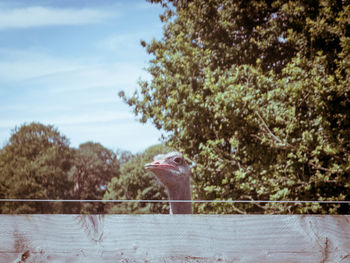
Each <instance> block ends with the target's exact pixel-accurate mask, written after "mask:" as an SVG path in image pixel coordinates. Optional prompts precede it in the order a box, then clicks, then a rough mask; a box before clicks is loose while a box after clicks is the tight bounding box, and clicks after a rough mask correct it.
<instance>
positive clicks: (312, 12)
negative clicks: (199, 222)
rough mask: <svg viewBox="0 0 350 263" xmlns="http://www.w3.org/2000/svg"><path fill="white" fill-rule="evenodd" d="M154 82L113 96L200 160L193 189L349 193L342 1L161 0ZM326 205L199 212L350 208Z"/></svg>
mask: <svg viewBox="0 0 350 263" xmlns="http://www.w3.org/2000/svg"><path fill="white" fill-rule="evenodd" d="M151 2H157V3H161V4H162V5H163V7H164V14H163V15H161V20H162V21H163V22H164V25H165V27H164V33H163V38H162V39H161V40H158V41H157V40H152V42H151V43H149V44H146V43H145V42H144V41H142V42H141V44H142V45H143V46H145V47H146V48H147V52H148V53H150V54H152V55H153V56H154V58H153V59H152V60H151V61H150V66H149V68H148V71H149V73H150V74H151V75H152V79H151V81H150V82H147V81H141V82H140V90H138V91H136V92H135V93H134V94H133V95H132V96H131V97H128V96H126V95H125V94H124V93H123V92H121V93H120V96H121V97H123V98H124V100H125V101H126V102H127V103H128V104H129V105H130V106H131V107H132V108H133V109H134V112H135V114H136V115H139V116H140V120H141V121H142V122H146V121H147V120H150V121H152V122H153V123H154V125H155V126H156V127H157V128H159V129H162V130H163V131H164V132H165V136H166V138H167V141H168V144H169V145H170V146H171V147H174V148H178V149H179V148H180V149H182V150H183V151H184V152H185V153H186V154H187V155H188V156H189V157H191V159H193V160H194V162H195V163H196V164H197V165H196V167H195V169H194V171H193V174H194V185H195V189H194V190H195V197H197V198H198V199H210V200H211V199H222V200H230V199H252V200H257V199H263V200H329V201H331V200H350V183H349V174H350V99H349V97H350V96H349V92H350V76H349V75H350V74H349V70H350V64H349V63H350V56H349V51H350V48H349V47H350V26H349V19H348V18H349V16H350V4H349V1H344V0H343V1H340V0H339V1H331V0H324V1H317V0H315V1H282V0H275V1H243V0H242V1H230V0H211V1H204V0H193V1H179V0H173V1H171V0H170V1H162V0H153V1H151ZM349 209H350V208H349V206H346V205H339V204H332V205H320V204H303V205H298V204H265V205H264V204H263V205H259V204H249V205H239V206H238V205H235V206H232V205H223V204H215V205H213V204H202V205H201V206H199V207H198V211H199V212H216V213H231V212H240V213H244V212H266V213H273V212H279V213H349V212H350V210H349Z"/></svg>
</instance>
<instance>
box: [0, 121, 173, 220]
mask: <svg viewBox="0 0 350 263" xmlns="http://www.w3.org/2000/svg"><path fill="white" fill-rule="evenodd" d="M164 151H166V147H165V146H163V145H156V146H153V147H150V148H149V149H148V150H146V151H145V152H144V153H142V154H136V155H133V154H131V153H130V152H127V151H121V150H118V151H116V152H113V151H112V150H110V149H107V148H105V147H103V146H102V145H101V144H99V143H94V142H86V143H84V144H81V145H80V146H79V148H77V149H76V148H71V147H70V146H69V140H68V139H67V138H66V137H65V136H63V135H61V134H60V132H59V131H58V130H57V129H56V128H54V127H53V126H50V125H43V124H40V123H30V124H24V125H22V126H20V127H18V128H15V129H14V130H13V132H12V135H11V138H10V139H9V141H8V143H7V144H6V145H5V146H4V147H3V148H2V149H1V150H0V198H1V199H54V200H62V199H63V200H67V199H77V200H102V199H159V198H164V199H166V194H165V192H164V190H163V189H162V188H161V187H160V186H159V185H158V184H157V182H155V179H154V178H153V177H152V175H150V174H147V173H146V172H145V170H144V169H143V164H144V163H145V162H146V161H150V160H152V157H153V155H155V154H157V153H161V152H164ZM167 211H168V208H167V204H166V203H165V204H144V203H130V204H119V205H118V204H104V203H89V202H83V203H78V202H77V203H65V202H0V212H1V213H16V214H26V213H89V214H96V213H98V214H103V213H151V212H155V213H160V212H167Z"/></svg>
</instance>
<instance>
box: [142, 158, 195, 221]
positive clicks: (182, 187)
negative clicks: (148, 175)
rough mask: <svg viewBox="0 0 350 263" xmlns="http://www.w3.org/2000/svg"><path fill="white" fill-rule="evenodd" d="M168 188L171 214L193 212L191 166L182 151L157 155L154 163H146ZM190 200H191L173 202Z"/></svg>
mask: <svg viewBox="0 0 350 263" xmlns="http://www.w3.org/2000/svg"><path fill="white" fill-rule="evenodd" d="M145 169H146V170H149V171H151V172H152V173H153V174H154V175H155V176H156V178H157V179H158V180H159V181H160V183H161V184H163V185H164V186H165V188H166V189H167V190H168V197H169V200H170V214H192V202H191V200H192V198H191V184H190V173H191V172H190V168H189V166H188V164H187V163H186V162H185V159H184V157H183V155H182V154H181V153H180V152H177V151H175V152H174V151H173V152H169V153H167V154H161V155H156V156H155V157H154V161H153V162H152V163H147V164H145ZM171 200H175V201H176V200H189V202H171Z"/></svg>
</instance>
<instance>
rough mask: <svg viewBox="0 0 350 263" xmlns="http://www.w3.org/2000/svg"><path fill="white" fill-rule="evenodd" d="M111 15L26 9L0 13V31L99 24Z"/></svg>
mask: <svg viewBox="0 0 350 263" xmlns="http://www.w3.org/2000/svg"><path fill="white" fill-rule="evenodd" d="M111 16H112V15H111V13H108V12H106V11H101V10H96V9H62V8H61V9H58V8H47V7H40V6H38V7H28V8H21V9H7V10H1V11H0V29H7V28H29V27H39V26H53V25H82V24H93V23H99V22H101V21H103V20H104V19H106V18H109V17H111Z"/></svg>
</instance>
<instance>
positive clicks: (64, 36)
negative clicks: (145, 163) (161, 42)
mask: <svg viewBox="0 0 350 263" xmlns="http://www.w3.org/2000/svg"><path fill="white" fill-rule="evenodd" d="M161 12H162V10H161V7H160V6H159V5H155V4H150V3H148V2H146V1H145V0H129V1H126V0H113V1H112V0H110V1H109V0H99V1H95V0H84V1H83V0H74V1H72V0H42V1H40V0H37V1H35V0H32V1H29V0H5V1H4V0H2V1H1V2H0V146H3V145H5V144H6V142H7V141H8V139H9V138H10V135H11V130H12V129H13V128H14V127H15V126H19V125H21V124H23V123H30V122H32V121H36V122H41V123H43V124H51V125H54V126H55V127H56V128H57V129H58V130H59V131H60V132H61V134H63V135H65V136H66V137H67V138H69V139H70V141H71V146H73V147H78V146H79V144H80V143H84V142H86V141H94V142H99V143H101V144H102V145H104V146H105V147H107V148H110V149H112V150H116V149H123V150H130V151H132V152H134V153H135V152H140V151H142V150H144V149H145V148H147V147H148V146H150V145H153V144H156V143H158V142H159V138H160V132H159V131H158V130H157V129H156V128H155V127H153V126H152V124H150V123H147V124H141V123H139V122H138V121H137V120H136V117H135V116H134V115H133V114H132V112H131V109H130V108H129V107H128V106H127V105H126V104H124V103H123V102H122V100H121V99H120V98H119V97H118V92H119V91H120V90H124V91H126V93H127V94H132V92H133V91H134V90H135V89H137V88H138V86H137V81H138V80H139V79H140V78H141V79H150V76H149V75H148V73H147V72H146V71H145V70H144V68H145V67H147V64H148V61H149V59H151V57H150V56H149V55H148V54H147V53H146V50H145V49H144V48H143V47H142V46H141V45H140V40H141V39H143V40H146V41H149V40H151V39H152V38H156V39H160V38H161V36H162V24H161V22H160V19H159V14H161Z"/></svg>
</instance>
